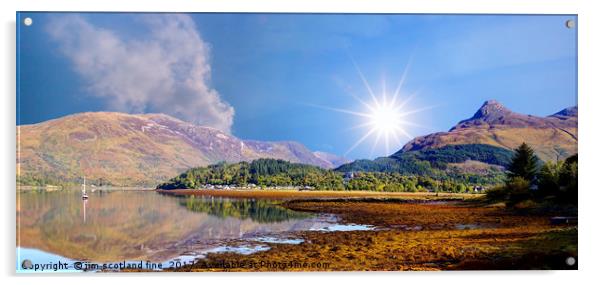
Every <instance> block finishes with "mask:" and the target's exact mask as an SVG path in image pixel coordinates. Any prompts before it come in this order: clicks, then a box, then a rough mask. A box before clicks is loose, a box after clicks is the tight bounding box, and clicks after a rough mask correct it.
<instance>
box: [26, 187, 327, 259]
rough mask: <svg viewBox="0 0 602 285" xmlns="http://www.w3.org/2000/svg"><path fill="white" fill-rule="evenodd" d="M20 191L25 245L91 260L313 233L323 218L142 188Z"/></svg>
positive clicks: (157, 255)
mask: <svg viewBox="0 0 602 285" xmlns="http://www.w3.org/2000/svg"><path fill="white" fill-rule="evenodd" d="M89 196H90V198H89V199H88V200H87V201H82V199H81V193H79V191H55V192H24V193H20V205H19V207H18V209H17V231H18V235H17V244H18V246H21V247H25V248H33V249H39V250H43V251H45V252H49V253H54V254H58V255H61V256H65V257H67V258H72V259H77V260H90V261H97V262H102V261H118V260H124V259H125V260H136V259H144V260H147V259H148V260H151V261H162V260H166V259H168V258H172V257H173V256H178V255H180V254H182V253H183V252H187V251H196V250H199V249H203V248H204V249H207V248H214V247H216V246H221V245H223V244H224V242H225V241H228V240H232V239H239V238H243V237H251V236H261V235H270V234H278V233H282V232H289V231H297V230H307V229H310V228H314V227H319V226H321V225H322V224H323V221H321V220H320V219H318V218H314V217H310V216H309V215H307V214H300V213H297V212H293V211H290V210H286V209H284V208H281V207H278V206H275V205H273V204H271V203H270V202H268V201H262V200H258V201H254V200H232V199H218V198H215V199H210V198H187V197H182V198H178V197H171V196H165V195H159V194H157V193H155V192H152V191H151V192H142V191H115V192H106V191H96V192H94V193H90V194H89Z"/></svg>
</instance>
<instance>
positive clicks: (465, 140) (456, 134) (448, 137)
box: [402, 100, 577, 161]
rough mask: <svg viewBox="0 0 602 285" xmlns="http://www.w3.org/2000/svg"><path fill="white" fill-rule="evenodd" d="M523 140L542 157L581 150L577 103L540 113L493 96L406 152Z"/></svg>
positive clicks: (413, 143)
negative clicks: (466, 116) (516, 109)
mask: <svg viewBox="0 0 602 285" xmlns="http://www.w3.org/2000/svg"><path fill="white" fill-rule="evenodd" d="M523 142H525V143H527V144H529V145H530V146H532V147H533V148H534V149H535V152H536V154H537V156H538V157H539V158H540V159H542V160H553V161H556V159H565V158H567V157H568V156H570V155H573V154H575V153H577V107H571V108H567V109H564V110H562V111H560V112H558V113H556V114H553V115H551V116H548V117H536V116H531V115H524V114H519V113H515V112H512V111H511V110H509V109H507V108H505V107H504V106H503V105H502V104H500V103H498V102H496V101H494V100H490V101H487V102H485V103H484V104H483V106H482V107H481V108H480V109H479V110H477V112H476V113H475V114H474V116H472V118H470V119H467V120H463V121H460V122H459V123H458V124H457V125H455V126H454V127H453V128H451V129H450V130H449V131H448V132H439V133H434V134H429V135H426V136H422V137H417V138H415V139H413V140H412V141H410V142H408V143H407V144H406V145H405V146H404V147H403V148H402V152H406V151H414V150H424V149H434V148H440V147H443V146H446V145H461V144H487V145H492V146H497V147H501V148H505V149H514V148H516V147H517V146H519V145H520V144H521V143H523Z"/></svg>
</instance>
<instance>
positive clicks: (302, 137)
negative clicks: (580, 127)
mask: <svg viewBox="0 0 602 285" xmlns="http://www.w3.org/2000/svg"><path fill="white" fill-rule="evenodd" d="M26 17H30V18H31V19H32V24H31V25H29V26H26V25H24V24H23V19H24V18H26ZM567 20H574V21H577V17H576V16H571V15H538V16H535V15H382V14H381V15H341V14H202V13H196V14H131V13H117V14H115V13H20V14H19V15H18V19H17V21H18V23H19V24H18V25H17V29H18V31H17V37H18V42H17V45H18V47H17V81H18V82H17V84H18V85H17V93H18V94H17V124H18V125H21V124H34V123H39V122H43V121H46V120H50V119H54V118H59V117H62V116H65V115H69V114H73V113H79V112H88V111H119V112H127V113H133V114H138V113H165V114H169V115H172V116H174V117H177V118H179V119H182V120H185V121H188V122H192V123H195V124H200V125H205V126H210V127H214V128H217V129H220V130H223V131H225V132H228V133H231V134H233V135H235V136H237V137H239V138H242V139H254V140H269V141H282V140H292V141H298V142H301V143H302V144H304V145H305V146H307V147H308V148H309V149H311V150H319V151H326V152H330V153H333V154H337V155H341V156H345V157H347V158H349V159H358V158H375V157H379V156H385V155H389V154H391V153H393V152H395V151H397V150H398V149H400V148H401V147H402V146H403V144H405V143H406V142H408V141H409V140H410V139H411V138H413V137H416V136H420V135H426V134H429V133H433V132H439V131H447V130H449V129H450V128H451V127H452V126H454V125H455V124H456V123H457V122H458V121H460V120H463V119H466V118H469V117H471V116H472V115H473V114H474V113H475V112H476V110H477V109H478V108H479V107H480V106H481V105H482V104H483V102H484V101H486V100H489V99H495V100H497V101H499V102H500V103H502V104H503V105H505V106H506V107H508V108H509V109H511V110H513V111H516V112H520V113H526V114H531V115H536V116H547V115H551V114H553V113H555V112H557V111H560V110H561V109H564V108H566V107H569V106H575V105H576V104H577V87H576V86H577V85H576V84H577V74H576V73H577V70H576V61H577V50H576V40H577V38H576V37H577V29H576V28H567V26H566V25H565V23H566V21H567ZM402 78H403V81H402ZM401 81H402V83H403V84H402V85H401V86H400V85H399V83H400V82H401ZM399 86H400V87H399ZM398 87H399V88H398ZM397 90H399V92H396V91H397ZM396 93H397V95H395V94H396ZM373 97H374V98H375V99H373ZM393 97H396V98H397V100H396V101H395V102H397V103H395V104H393V103H391V102H392V101H393V99H392V98H393ZM375 102H378V103H375ZM382 102H389V103H390V104H392V105H395V106H399V107H400V108H399V111H396V112H397V114H400V113H401V114H404V116H403V121H402V122H399V123H400V124H402V125H400V126H397V127H396V128H397V129H396V130H397V131H394V132H393V133H392V135H391V136H389V138H388V139H385V138H384V136H379V135H377V133H378V131H376V132H371V131H373V130H374V128H376V127H375V125H374V116H378V114H377V113H379V111H382V110H381V109H379V108H376V109H377V111H371V109H370V108H372V109H374V108H375V106H376V105H378V104H380V105H383V106H384V105H388V104H389V103H387V104H384V103H382ZM402 102H403V105H402ZM380 113H382V112H380ZM387 119H388V117H384V118H381V117H379V120H380V121H383V120H384V121H390V120H387ZM370 123H372V124H370ZM389 123H390V122H389ZM395 123H396V124H397V121H395ZM385 124H386V122H385ZM399 129H401V131H398V130H399ZM379 130H380V129H379ZM369 133H370V134H369ZM367 134H369V135H367ZM393 137H394V138H393Z"/></svg>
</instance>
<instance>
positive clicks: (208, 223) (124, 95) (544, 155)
mask: <svg viewBox="0 0 602 285" xmlns="http://www.w3.org/2000/svg"><path fill="white" fill-rule="evenodd" d="M17 20H18V23H17V45H18V47H17V78H18V83H17V102H18V103H17V126H16V127H17V133H18V137H17V139H18V148H17V164H16V167H17V177H16V179H17V189H16V191H17V193H18V194H17V197H18V200H17V237H16V241H17V247H16V251H17V260H16V270H17V272H19V273H39V272H43V273H54V272H73V273H78V272H85V271H92V272H113V271H117V272H131V271H160V272H171V271H198V272H203V271H251V272H254V271H405V270H481V269H482V270H492V269H494V270H517V269H521V270H522V269H551V270H560V269H577V263H578V256H577V113H578V112H577V106H576V102H577V100H576V99H577V88H576V87H577V85H576V84H577V74H576V72H577V70H576V62H577V61H576V60H577V49H576V42H577V29H578V24H577V16H576V15H461V14H458V15H456V14H433V15H426V14H228V13H217V14H211V13H179V14H173V13H157V14H148V13H45V12H20V13H18V14H17Z"/></svg>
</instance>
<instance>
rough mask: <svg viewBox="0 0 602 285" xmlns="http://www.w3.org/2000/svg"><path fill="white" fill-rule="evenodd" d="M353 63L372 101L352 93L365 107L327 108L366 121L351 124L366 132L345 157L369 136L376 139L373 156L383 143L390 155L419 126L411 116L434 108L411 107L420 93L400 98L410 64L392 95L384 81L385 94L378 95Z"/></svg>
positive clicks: (372, 150) (410, 136)
mask: <svg viewBox="0 0 602 285" xmlns="http://www.w3.org/2000/svg"><path fill="white" fill-rule="evenodd" d="M354 66H355V68H356V70H357V72H358V74H359V77H360V78H361V80H362V83H363V85H364V87H365V89H366V91H367V93H368V94H366V95H367V96H369V100H364V99H362V98H360V97H358V96H355V95H352V96H353V98H354V99H355V100H357V101H358V102H359V103H360V104H361V105H362V106H363V107H364V110H362V111H355V110H346V109H339V108H326V109H329V110H333V111H337V112H341V113H346V114H350V115H353V116H356V117H359V118H362V119H363V120H364V121H363V122H362V123H360V124H358V125H356V126H354V127H352V129H356V128H362V129H365V130H366V132H365V133H364V134H363V135H362V136H361V137H360V138H359V139H358V140H356V141H355V142H354V144H353V145H352V146H351V147H350V148H349V149H348V150H347V152H345V156H347V155H348V154H349V153H350V152H351V151H353V150H354V149H356V148H357V147H358V146H359V145H361V144H362V143H365V142H366V141H367V140H368V139H369V138H373V139H374V140H373V144H372V148H371V154H370V155H371V156H372V155H373V153H374V151H375V149H376V147H377V146H382V145H383V144H384V149H385V151H386V154H387V155H389V154H390V151H391V148H392V147H394V148H395V149H398V148H400V147H401V146H402V143H403V142H402V139H403V138H406V139H408V140H409V139H412V138H413V137H412V135H410V133H409V131H408V129H409V127H411V126H419V125H418V124H416V123H414V122H412V121H411V119H410V115H412V114H416V113H418V112H421V111H424V110H427V109H430V108H431V107H425V108H419V109H412V108H409V107H408V103H409V102H410V100H412V99H413V98H414V97H415V96H416V95H417V92H415V93H413V94H411V95H408V96H405V98H404V100H400V98H401V97H402V94H401V89H402V87H403V84H404V82H405V79H406V75H407V72H408V69H409V66H410V65H409V64H408V66H407V67H406V69H405V70H404V72H403V75H402V76H401V79H400V81H399V83H398V85H397V88H396V89H395V91H394V92H393V94H390V95H389V94H388V93H387V90H386V84H385V83H384V81H383V88H382V95H381V96H378V97H377V96H376V94H375V93H374V92H373V91H372V87H371V86H370V84H369V83H368V81H367V80H366V78H365V76H364V74H363V73H362V72H361V70H360V69H359V67H358V66H357V64H355V62H354ZM323 108H324V107H323Z"/></svg>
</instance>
